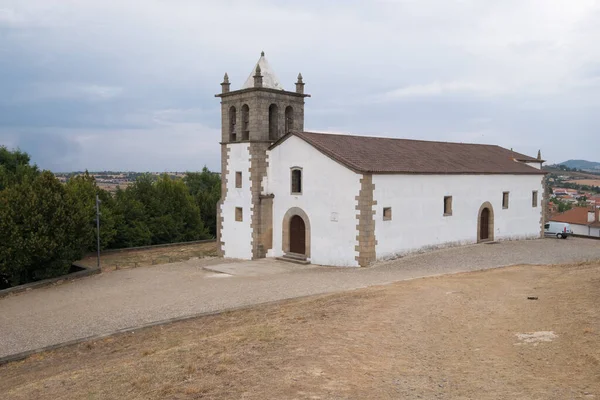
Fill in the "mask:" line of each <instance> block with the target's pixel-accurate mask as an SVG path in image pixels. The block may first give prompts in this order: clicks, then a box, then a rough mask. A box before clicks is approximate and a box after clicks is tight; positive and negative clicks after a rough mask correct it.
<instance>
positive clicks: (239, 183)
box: [235, 171, 242, 188]
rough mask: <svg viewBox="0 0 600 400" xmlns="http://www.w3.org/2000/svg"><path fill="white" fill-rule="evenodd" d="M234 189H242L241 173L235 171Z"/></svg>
mask: <svg viewBox="0 0 600 400" xmlns="http://www.w3.org/2000/svg"><path fill="white" fill-rule="evenodd" d="M235 187H236V188H241V187H242V173H241V172H240V171H237V172H236V173H235Z"/></svg>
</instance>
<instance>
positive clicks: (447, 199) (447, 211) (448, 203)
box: [444, 196, 452, 217]
mask: <svg viewBox="0 0 600 400" xmlns="http://www.w3.org/2000/svg"><path fill="white" fill-rule="evenodd" d="M450 216H452V196H444V217H450Z"/></svg>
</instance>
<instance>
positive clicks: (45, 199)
mask: <svg viewBox="0 0 600 400" xmlns="http://www.w3.org/2000/svg"><path fill="white" fill-rule="evenodd" d="M80 218H81V215H80V214H78V213H74V212H73V209H72V203H71V199H70V198H69V195H68V193H67V191H66V188H65V187H64V186H63V185H62V184H61V183H60V182H59V181H58V179H56V177H55V176H54V175H53V174H52V173H51V172H49V171H44V172H42V173H41V174H40V175H38V176H37V177H36V178H35V179H34V180H29V179H26V180H24V181H23V182H20V183H17V184H13V185H11V186H9V187H7V188H5V189H4V190H2V191H0V237H1V238H2V242H1V243H0V274H3V275H5V276H6V277H8V279H9V281H10V283H11V284H12V285H18V284H21V283H25V282H30V281H34V280H40V279H45V278H50V277H54V276H59V275H63V274H65V273H67V272H68V271H69V269H70V267H71V264H72V263H73V262H74V261H75V260H78V259H80V258H81V256H82V251H81V246H80V241H79V239H78V234H79V232H80V226H81V225H82V224H84V223H85V221H82V220H81V219H80Z"/></svg>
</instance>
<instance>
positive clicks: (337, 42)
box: [0, 0, 600, 171]
mask: <svg viewBox="0 0 600 400" xmlns="http://www.w3.org/2000/svg"><path fill="white" fill-rule="evenodd" d="M261 50H264V51H265V53H266V56H267V58H268V60H269V62H270V64H271V66H272V68H273V69H274V70H275V72H276V73H277V75H278V76H279V78H280V80H281V83H282V84H283V86H284V87H285V88H286V89H288V90H294V82H295V78H296V76H297V75H298V72H302V75H303V76H304V81H305V82H306V92H307V93H310V94H311V95H312V97H311V98H309V99H307V104H306V110H305V129H306V130H316V131H331V132H345V133H353V134H364V135H378V136H393V137H402V138H416V139H425V140H442V141H460V142H475V143H492V144H499V145H501V146H504V147H507V148H511V147H512V148H514V150H515V151H519V152H522V153H526V154H529V155H534V156H535V155H536V154H537V150H538V149H540V148H541V150H542V156H543V157H544V158H545V159H547V160H548V161H549V162H560V161H564V160H567V159H570V158H583V159H588V160H592V161H600V151H599V150H600V129H599V128H598V127H599V126H600V112H599V110H600V0H599V1H596V0H503V1H496V0H489V1H487V0H461V1H459V0H397V1H394V0H379V1H375V0H370V1H366V0H365V1H358V0H354V1H349V0H344V1H335V2H334V1H323V0H303V1H291V0H280V1H266V0H265V1H254V0H244V1H225V0H219V1H216V0H215V1H200V0H0V144H4V145H7V146H8V147H20V148H21V149H23V150H25V151H27V152H29V153H30V154H31V155H32V156H33V159H34V161H35V162H37V164H38V165H39V166H41V167H42V168H47V169H51V170H53V171H71V170H82V169H86V168H87V169H89V170H105V169H111V170H134V171H147V170H152V171H165V170H168V171H183V170H198V169H201V168H202V167H203V166H204V165H207V166H208V167H209V168H211V169H213V170H218V169H219V168H220V162H219V157H220V151H219V144H218V142H219V139H220V126H219V124H220V121H221V120H220V115H219V114H220V105H219V100H218V99H216V98H215V97H214V94H215V93H218V92H219V91H220V86H219V83H220V82H221V81H222V78H223V74H224V73H225V72H228V73H229V77H230V80H231V83H232V90H233V89H237V88H239V87H241V85H242V84H243V82H244V80H245V79H246V77H247V76H248V75H249V74H250V72H251V70H252V67H253V66H254V63H255V62H256V61H257V60H258V58H259V56H260V52H261Z"/></svg>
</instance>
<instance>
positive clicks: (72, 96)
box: [12, 82, 123, 103]
mask: <svg viewBox="0 0 600 400" xmlns="http://www.w3.org/2000/svg"><path fill="white" fill-rule="evenodd" d="M122 94H123V88H121V87H115V86H104V85H98V84H93V83H91V84H90V83H87V84H86V83H72V82H40V83H32V84H28V85H26V86H24V87H23V89H22V90H21V92H20V93H19V95H18V96H16V97H15V98H13V99H12V101H13V102H17V103H25V102H36V101H48V100H81V101H108V100H111V99H114V98H116V97H119V96H121V95H122Z"/></svg>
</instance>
